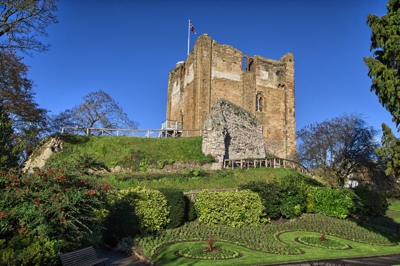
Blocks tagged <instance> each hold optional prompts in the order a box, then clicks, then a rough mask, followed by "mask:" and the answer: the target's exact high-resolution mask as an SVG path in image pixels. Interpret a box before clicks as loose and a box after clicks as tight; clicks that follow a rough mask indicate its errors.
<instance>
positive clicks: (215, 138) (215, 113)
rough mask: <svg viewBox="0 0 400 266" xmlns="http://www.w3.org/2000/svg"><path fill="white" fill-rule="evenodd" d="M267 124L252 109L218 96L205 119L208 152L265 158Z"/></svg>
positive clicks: (217, 156)
mask: <svg viewBox="0 0 400 266" xmlns="http://www.w3.org/2000/svg"><path fill="white" fill-rule="evenodd" d="M262 128H263V126H262V124H261V122H260V121H259V120H258V119H257V118H256V117H255V116H254V115H253V114H251V113H250V112H248V111H246V110H244V109H243V108H242V107H240V106H237V105H235V104H233V103H230V102H229V101H227V100H225V99H222V98H218V99H217V100H216V101H215V103H214V105H213V107H212V111H211V113H210V114H209V115H208V116H207V118H206V120H205V122H204V128H203V129H204V133H203V145H202V150H203V153H204V154H211V155H212V156H213V157H214V158H215V159H216V161H217V163H218V164H219V166H221V165H222V163H223V159H227V158H229V159H240V158H264V157H265V148H264V139H263V130H262Z"/></svg>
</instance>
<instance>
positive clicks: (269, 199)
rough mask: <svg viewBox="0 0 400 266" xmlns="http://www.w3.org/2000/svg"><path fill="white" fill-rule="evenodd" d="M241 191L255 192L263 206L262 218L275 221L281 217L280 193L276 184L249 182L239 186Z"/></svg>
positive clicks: (279, 188)
mask: <svg viewBox="0 0 400 266" xmlns="http://www.w3.org/2000/svg"><path fill="white" fill-rule="evenodd" d="M240 188H241V189H250V190H251V191H253V192H256V193H257V194H258V195H259V196H260V198H261V203H262V205H263V206H264V216H266V217H269V218H271V219H277V218H279V217H280V216H281V211H280V204H281V200H280V192H281V187H280V185H279V184H278V183H276V182H274V183H266V182H264V181H251V182H249V183H247V184H245V185H242V186H240Z"/></svg>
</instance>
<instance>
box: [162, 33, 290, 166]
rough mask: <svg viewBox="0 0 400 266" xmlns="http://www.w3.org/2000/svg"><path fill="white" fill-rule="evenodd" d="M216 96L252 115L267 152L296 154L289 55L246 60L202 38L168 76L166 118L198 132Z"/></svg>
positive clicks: (282, 155)
mask: <svg viewBox="0 0 400 266" xmlns="http://www.w3.org/2000/svg"><path fill="white" fill-rule="evenodd" d="M218 98H224V99H226V100H228V101H229V102H232V103H234V104H236V105H238V106H240V107H243V108H244V109H245V110H247V111H249V112H250V113H252V114H254V115H255V116H256V117H257V119H258V120H259V121H260V122H261V124H262V125H263V137H264V142H265V149H266V152H267V153H271V154H274V155H277V156H280V157H284V158H287V157H290V156H292V155H294V154H295V152H296V135H295V131H296V123H295V108H294V107H295V102H294V60H293V55H292V54H290V53H288V54H286V55H284V56H283V57H282V58H281V59H280V60H272V59H268V58H263V57H261V56H248V55H244V54H243V53H242V52H241V51H240V50H238V49H236V48H234V47H232V46H230V45H221V44H218V43H217V42H216V41H214V40H213V39H211V38H210V37H209V36H208V35H207V34H204V35H202V36H200V37H199V38H198V39H197V41H196V43H195V45H194V48H193V50H192V51H191V53H190V54H189V56H188V57H187V59H186V60H185V61H184V62H180V63H178V64H176V66H175V68H174V69H173V70H171V71H170V73H169V80H168V101H167V115H166V119H167V120H176V121H179V122H181V123H182V124H183V128H184V129H201V128H203V125H204V122H205V120H206V117H207V116H208V115H209V114H210V112H211V106H212V104H213V103H214V102H215V101H216V100H217V99H218Z"/></svg>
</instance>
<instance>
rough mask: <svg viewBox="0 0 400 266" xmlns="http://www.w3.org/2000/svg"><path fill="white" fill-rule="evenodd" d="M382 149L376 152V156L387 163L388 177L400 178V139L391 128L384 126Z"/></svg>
mask: <svg viewBox="0 0 400 266" xmlns="http://www.w3.org/2000/svg"><path fill="white" fill-rule="evenodd" d="M382 131H383V136H382V141H381V142H382V147H380V148H378V149H376V150H375V152H376V154H377V155H378V156H380V157H381V158H382V160H383V161H384V162H385V163H386V175H388V176H393V177H395V178H398V177H400V138H396V136H395V135H394V134H393V132H392V130H391V129H390V127H388V126H387V125H386V124H384V123H383V124H382Z"/></svg>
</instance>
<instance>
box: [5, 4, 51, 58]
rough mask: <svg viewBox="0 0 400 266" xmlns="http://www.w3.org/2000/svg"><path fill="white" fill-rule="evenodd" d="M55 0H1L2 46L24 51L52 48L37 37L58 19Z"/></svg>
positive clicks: (44, 33) (40, 50)
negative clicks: (55, 13)
mask: <svg viewBox="0 0 400 266" xmlns="http://www.w3.org/2000/svg"><path fill="white" fill-rule="evenodd" d="M56 10H57V6H56V4H55V0H0V48H11V49H17V50H20V51H23V52H28V51H31V50H32V51H39V52H44V51H47V50H48V49H49V45H45V44H43V43H42V42H40V41H39V40H38V39H37V37H39V36H47V33H46V28H47V26H49V25H50V24H53V23H57V19H56V17H55V15H54V12H55V11H56Z"/></svg>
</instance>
